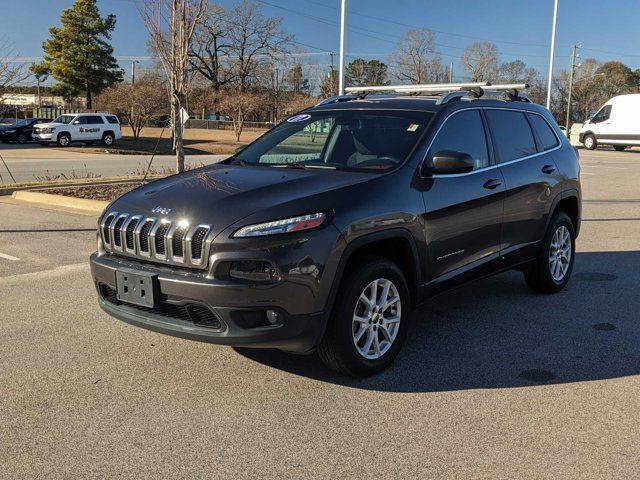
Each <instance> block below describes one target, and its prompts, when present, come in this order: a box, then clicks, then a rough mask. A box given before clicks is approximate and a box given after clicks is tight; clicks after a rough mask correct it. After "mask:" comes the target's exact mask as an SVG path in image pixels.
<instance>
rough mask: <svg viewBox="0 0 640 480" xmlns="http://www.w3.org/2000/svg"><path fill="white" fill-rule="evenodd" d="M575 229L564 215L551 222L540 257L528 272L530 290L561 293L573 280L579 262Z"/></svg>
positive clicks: (554, 218) (525, 270)
mask: <svg viewBox="0 0 640 480" xmlns="http://www.w3.org/2000/svg"><path fill="white" fill-rule="evenodd" d="M575 251H576V243H575V229H574V227H573V223H571V219H570V218H569V217H568V216H567V215H566V214H565V213H564V212H556V213H554V215H553V217H552V218H551V222H549V227H548V228H547V233H546V234H545V237H544V240H543V242H542V247H541V248H540V253H539V255H538V258H537V259H536V260H534V261H533V262H531V264H529V265H527V267H526V268H525V269H524V271H523V273H524V279H525V281H526V282H527V285H529V287H530V288H531V289H532V290H534V291H536V292H540V293H557V292H559V291H560V290H562V289H563V288H564V287H565V286H566V285H567V283H568V282H569V278H570V277H571V272H572V270H573V262H574V260H575V256H576V255H575Z"/></svg>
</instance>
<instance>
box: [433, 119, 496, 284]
mask: <svg viewBox="0 0 640 480" xmlns="http://www.w3.org/2000/svg"><path fill="white" fill-rule="evenodd" d="M444 150H451V151H457V152H462V153H467V154H469V155H470V156H471V158H472V159H473V161H474V164H475V165H474V169H473V170H472V171H471V172H468V173H461V174H448V175H440V174H433V175H432V176H431V177H428V178H425V179H423V182H424V183H423V195H424V202H425V228H426V239H427V249H428V255H427V257H428V264H427V268H426V269H427V271H426V272H425V277H424V278H425V279H426V281H427V282H430V283H431V284H432V285H433V286H434V287H435V286H436V285H438V284H441V283H442V282H444V281H446V280H448V279H449V278H451V277H454V276H458V274H462V273H469V274H471V276H473V273H472V272H473V270H474V267H481V266H482V265H484V264H486V263H487V262H489V261H491V260H494V259H497V258H498V252H499V242H500V228H501V223H502V209H503V201H504V181H503V178H502V174H501V173H500V170H499V169H498V168H496V167H495V165H493V163H492V159H491V155H490V153H489V148H488V143H487V135H486V129H485V125H484V122H483V118H482V115H481V113H480V110H479V109H468V110H459V111H457V112H454V113H453V114H452V115H451V116H449V117H448V118H447V119H446V120H445V122H444V123H443V125H442V127H441V128H440V130H439V132H438V133H437V134H436V137H435V139H434V141H433V143H432V144H431V147H430V149H429V153H428V154H427V160H426V161H427V162H428V161H430V158H432V157H433V155H435V154H437V153H438V152H440V151H444ZM436 290H437V288H436Z"/></svg>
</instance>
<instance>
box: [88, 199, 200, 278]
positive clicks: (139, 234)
mask: <svg viewBox="0 0 640 480" xmlns="http://www.w3.org/2000/svg"><path fill="white" fill-rule="evenodd" d="M210 232H211V225H195V226H193V227H191V226H189V225H188V224H183V223H182V222H175V221H171V220H168V219H165V218H163V219H158V218H149V217H144V216H142V215H130V214H129V213H119V212H109V213H108V214H107V215H105V216H104V220H103V221H102V223H101V225H100V233H101V236H102V241H103V244H104V248H105V250H106V251H107V252H109V253H113V254H116V255H123V256H128V257H138V258H144V259H148V260H151V261H156V262H159V263H167V264H172V265H183V266H187V267H196V268H205V267H206V266H207V262H206V258H207V250H208V243H207V239H208V237H209V233H210Z"/></svg>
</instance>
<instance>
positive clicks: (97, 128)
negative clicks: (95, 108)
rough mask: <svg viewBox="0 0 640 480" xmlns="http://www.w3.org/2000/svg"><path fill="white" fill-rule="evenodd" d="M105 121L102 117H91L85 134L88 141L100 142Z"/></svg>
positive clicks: (88, 118) (88, 119)
mask: <svg viewBox="0 0 640 480" xmlns="http://www.w3.org/2000/svg"><path fill="white" fill-rule="evenodd" d="M104 129H105V128H104V120H102V117H101V116H100V115H89V116H88V117H87V126H86V128H85V134H86V139H87V140H100V139H101V138H102V133H103V131H104Z"/></svg>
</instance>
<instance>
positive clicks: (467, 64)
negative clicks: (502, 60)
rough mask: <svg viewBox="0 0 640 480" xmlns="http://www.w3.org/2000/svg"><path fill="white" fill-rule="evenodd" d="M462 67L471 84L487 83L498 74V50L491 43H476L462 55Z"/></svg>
mask: <svg viewBox="0 0 640 480" xmlns="http://www.w3.org/2000/svg"><path fill="white" fill-rule="evenodd" d="M461 61H462V66H463V67H464V69H465V70H466V71H467V72H468V73H469V75H470V76H471V81H472V82H488V81H490V80H493V79H495V77H496V75H497V73H498V49H497V47H496V46H495V44H493V43H491V42H476V43H473V44H471V45H469V47H467V49H466V50H465V51H464V53H463V54H462V59H461Z"/></svg>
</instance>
